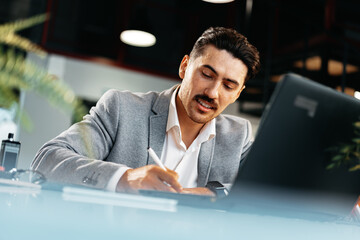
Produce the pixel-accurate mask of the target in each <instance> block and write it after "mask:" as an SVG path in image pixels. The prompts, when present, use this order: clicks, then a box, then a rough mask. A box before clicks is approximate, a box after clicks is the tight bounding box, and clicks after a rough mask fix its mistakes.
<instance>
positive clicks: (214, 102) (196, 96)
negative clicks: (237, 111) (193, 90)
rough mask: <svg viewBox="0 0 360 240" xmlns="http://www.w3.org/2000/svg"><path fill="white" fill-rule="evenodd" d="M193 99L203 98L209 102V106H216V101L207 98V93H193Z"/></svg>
mask: <svg viewBox="0 0 360 240" xmlns="http://www.w3.org/2000/svg"><path fill="white" fill-rule="evenodd" d="M194 99H195V100H196V101H197V100H199V99H201V100H204V101H206V102H208V103H209V104H211V106H212V107H214V108H217V107H218V104H217V102H216V101H215V100H214V99H212V98H209V97H208V96H207V95H203V94H198V95H195V97H194Z"/></svg>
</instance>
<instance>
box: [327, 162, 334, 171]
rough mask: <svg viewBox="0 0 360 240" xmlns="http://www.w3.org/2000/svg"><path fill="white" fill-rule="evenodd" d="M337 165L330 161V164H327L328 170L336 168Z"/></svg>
mask: <svg viewBox="0 0 360 240" xmlns="http://www.w3.org/2000/svg"><path fill="white" fill-rule="evenodd" d="M335 166H336V163H330V164H329V165H327V166H326V170H330V169H333V168H335Z"/></svg>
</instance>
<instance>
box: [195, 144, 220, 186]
mask: <svg viewBox="0 0 360 240" xmlns="http://www.w3.org/2000/svg"><path fill="white" fill-rule="evenodd" d="M215 138H216V137H214V138H213V139H211V140H210V141H207V142H204V143H203V144H201V149H200V153H199V162H198V180H197V184H198V187H204V186H205V185H206V183H207V182H208V179H209V174H210V169H211V163H212V159H213V155H214V148H215Z"/></svg>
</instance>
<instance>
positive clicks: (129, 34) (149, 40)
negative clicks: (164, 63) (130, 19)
mask: <svg viewBox="0 0 360 240" xmlns="http://www.w3.org/2000/svg"><path fill="white" fill-rule="evenodd" d="M120 40H121V41H122V42H124V43H126V44H129V45H131V46H135V47H151V46H153V45H154V44H155V43H156V38H155V36H154V35H152V34H151V33H148V32H144V31H140V30H125V31H123V32H122V33H121V34H120Z"/></svg>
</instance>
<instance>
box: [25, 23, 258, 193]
mask: <svg viewBox="0 0 360 240" xmlns="http://www.w3.org/2000/svg"><path fill="white" fill-rule="evenodd" d="M259 65H260V62H259V53H258V51H257V50H256V48H255V47H253V46H252V45H251V44H250V43H249V42H248V41H247V39H246V38H245V37H244V36H242V35H241V34H239V33H237V32H236V31H235V30H232V29H226V28H222V27H217V28H209V29H208V30H206V31H205V32H204V33H203V34H202V36H201V37H200V38H199V39H198V40H197V41H196V43H195V45H194V47H193V49H192V51H191V53H190V56H188V55H185V56H184V58H183V60H182V61H181V64H180V68H179V76H180V78H181V79H182V83H181V85H179V86H174V87H173V88H172V89H169V90H166V91H164V92H161V93H156V92H149V93H130V92H126V91H125V92H120V91H116V90H110V91H108V92H107V93H105V94H104V96H103V97H102V98H101V99H100V100H99V101H98V103H97V105H96V107H94V108H92V109H91V110H90V114H89V115H86V116H85V117H84V119H83V121H81V122H79V123H77V124H74V125H73V126H72V127H70V128H69V129H68V130H67V131H65V132H63V133H62V134H60V135H59V136H58V137H56V138H55V139H53V140H51V141H49V142H48V143H46V144H45V145H44V146H43V147H42V148H41V149H40V150H39V152H38V154H37V155H36V157H35V159H34V161H33V163H32V168H33V169H35V170H38V171H40V172H42V173H44V174H45V175H46V176H47V178H49V179H50V180H53V181H61V182H65V183H72V184H85V185H90V186H93V187H95V188H103V189H108V190H112V191H119V192H122V191H126V192H137V190H138V189H154V190H160V191H171V192H179V193H194V194H207V195H211V194H213V191H212V190H213V189H211V188H207V187H205V186H207V183H208V182H213V181H217V182H218V184H222V185H224V186H227V187H229V186H230V185H231V183H232V182H233V180H234V179H235V177H236V175H237V170H238V168H239V164H240V161H241V159H242V158H243V157H244V154H245V152H246V151H247V150H248V149H249V147H250V145H251V127H250V123H249V122H248V121H247V120H245V119H241V118H239V117H235V116H225V115H224V116H223V115H220V113H221V112H222V111H223V110H224V109H225V108H226V107H227V106H228V105H229V104H231V103H233V102H235V101H236V99H237V98H238V97H239V95H240V93H241V92H242V90H243V89H244V88H245V82H246V81H247V80H249V79H251V78H253V77H254V76H255V75H256V73H257V72H258V70H259ZM149 147H151V148H152V149H154V151H155V152H156V153H157V155H158V156H161V161H162V163H164V165H165V166H166V167H167V169H166V170H163V169H162V168H161V167H159V166H157V165H155V162H154V161H153V160H152V159H151V158H150V157H149V154H148V152H147V149H148V148H149ZM210 189H211V190H210Z"/></svg>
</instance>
